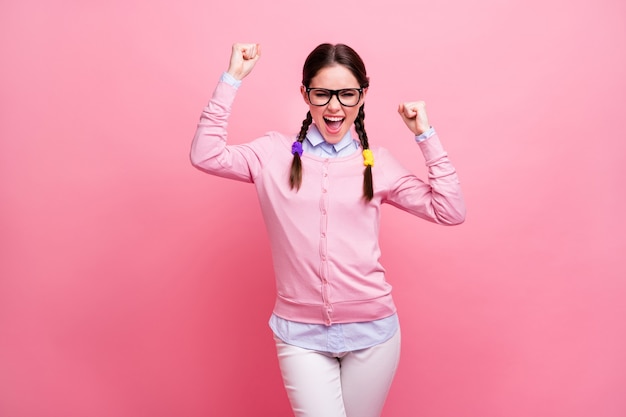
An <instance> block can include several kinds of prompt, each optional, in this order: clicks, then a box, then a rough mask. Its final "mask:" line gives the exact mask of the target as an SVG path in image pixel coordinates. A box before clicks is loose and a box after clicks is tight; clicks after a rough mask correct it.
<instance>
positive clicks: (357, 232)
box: [191, 83, 465, 325]
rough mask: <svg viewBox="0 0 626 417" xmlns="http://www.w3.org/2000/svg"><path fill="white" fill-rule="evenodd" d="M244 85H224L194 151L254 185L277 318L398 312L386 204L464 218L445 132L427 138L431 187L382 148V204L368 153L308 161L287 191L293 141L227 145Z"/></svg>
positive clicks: (218, 170) (200, 161)
mask: <svg viewBox="0 0 626 417" xmlns="http://www.w3.org/2000/svg"><path fill="white" fill-rule="evenodd" d="M235 94H236V89H235V88H233V87H232V86H230V85H228V84H226V83H219V84H218V85H217V87H216V89H215V92H214V93H213V97H212V99H211V101H210V102H209V104H208V106H207V107H206V108H205V109H204V111H203V113H202V116H201V118H200V122H199V124H198V129H197V131H196V134H195V137H194V140H193V143H192V147H191V161H192V164H193V165H194V166H195V167H197V168H198V169H200V170H202V171H205V172H207V173H210V174H213V175H218V176H221V177H225V178H231V179H236V180H240V181H245V182H251V183H254V185H255V186H256V191H257V194H258V198H259V202H260V205H261V210H262V213H263V217H264V220H265V224H266V227H267V231H268V236H269V240H270V244H271V249H272V258H273V264H274V271H275V279H276V288H277V296H276V304H275V307H274V313H275V314H276V315H277V316H279V317H282V318H285V319H287V320H292V321H297V322H303V323H315V324H326V325H331V324H333V323H353V322H364V321H372V320H377V319H381V318H384V317H388V316H390V315H392V314H394V313H395V311H396V309H395V305H394V303H393V299H392V297H391V286H390V285H389V284H388V283H387V281H386V280H385V270H384V268H383V266H382V265H381V264H380V262H379V258H380V255H381V253H380V248H379V244H378V229H379V220H380V207H381V204H383V203H388V204H392V205H394V206H396V207H398V208H400V209H402V210H405V211H407V212H409V213H412V214H414V215H416V216H418V217H421V218H423V219H426V220H429V221H432V222H436V223H440V224H445V225H454V224H459V223H462V222H463V221H464V219H465V204H464V202H463V197H462V194H461V189H460V186H459V181H458V178H457V175H456V171H455V169H454V167H453V166H452V164H451V163H450V161H449V160H448V157H447V154H446V152H445V151H444V149H443V148H442V146H441V143H440V142H439V139H438V137H437V135H436V134H435V135H434V136H432V137H430V138H429V139H427V140H425V141H423V142H420V143H419V147H420V149H421V150H422V152H423V154H424V157H425V160H426V165H427V167H428V170H429V179H430V181H429V183H424V182H423V181H421V180H420V179H418V178H417V177H415V175H413V174H411V172H410V171H408V170H407V169H405V168H404V167H402V166H401V165H400V164H399V163H398V161H397V160H396V159H394V158H393V156H392V155H391V154H390V153H389V152H388V151H387V150H386V149H384V148H373V149H372V151H373V153H374V166H373V169H372V173H373V180H374V198H373V200H372V201H371V202H369V203H365V202H364V201H363V200H362V190H363V169H364V166H363V157H362V155H361V153H360V152H357V153H355V154H353V155H351V156H348V157H340V158H334V159H326V158H320V157H316V156H312V155H308V154H306V153H305V154H304V155H303V157H302V172H303V174H302V177H303V178H302V186H301V188H300V190H299V191H297V192H296V191H295V190H291V189H290V188H289V181H288V179H289V170H290V166H291V162H292V160H293V155H292V154H291V144H292V143H293V141H294V137H295V136H294V135H290V136H287V135H283V134H280V133H277V132H269V133H267V134H265V135H264V136H262V137H260V138H258V139H255V140H253V141H252V142H249V143H247V144H243V145H230V146H227V145H226V137H227V132H226V128H227V120H228V116H229V115H230V111H231V105H232V103H233V100H234V98H235Z"/></svg>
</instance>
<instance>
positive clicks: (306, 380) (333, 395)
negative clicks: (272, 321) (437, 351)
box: [275, 330, 400, 417]
mask: <svg viewBox="0 0 626 417" xmlns="http://www.w3.org/2000/svg"><path fill="white" fill-rule="evenodd" d="M275 340H276V350H277V352H278V363H279V365H280V370H281V373H282V376H283V382H284V384H285V389H286V390H287V395H288V396H289V401H290V402H291V408H292V409H293V412H294V414H295V416H296V417H380V413H381V412H382V409H383V405H384V404H385V399H386V398H387V393H388V392H389V388H390V387H391V382H392V380H393V377H394V375H395V373H396V369H397V367H398V361H399V360H400V330H398V332H397V333H396V334H395V335H394V336H393V337H392V338H391V339H389V340H388V341H386V342H384V343H382V344H380V345H376V346H373V347H371V348H367V349H362V350H356V351H353V352H345V353H338V354H333V353H327V352H319V351H316V350H310V349H303V348H299V347H297V346H293V345H288V344H287V343H285V342H283V341H282V340H280V339H278V338H277V337H275Z"/></svg>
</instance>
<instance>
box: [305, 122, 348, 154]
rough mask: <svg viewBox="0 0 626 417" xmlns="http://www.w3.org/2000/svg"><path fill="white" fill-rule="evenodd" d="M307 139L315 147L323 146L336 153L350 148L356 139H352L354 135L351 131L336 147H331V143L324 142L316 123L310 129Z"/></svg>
mask: <svg viewBox="0 0 626 417" xmlns="http://www.w3.org/2000/svg"><path fill="white" fill-rule="evenodd" d="M306 139H307V140H308V141H309V143H310V144H311V145H312V146H313V147H316V146H318V145H322V146H323V147H325V148H327V149H330V148H333V149H334V151H335V152H339V151H341V150H342V149H344V148H346V147H348V146H350V145H351V144H352V143H353V142H354V139H352V133H351V132H350V130H348V131H347V132H346V134H345V135H344V137H343V138H341V140H340V141H339V142H337V143H335V144H334V145H331V144H330V143H328V142H326V141H325V140H324V137H323V136H322V134H321V133H320V131H319V129H318V128H317V126H316V125H315V123H312V124H311V127H310V128H309V131H308V132H307V134H306Z"/></svg>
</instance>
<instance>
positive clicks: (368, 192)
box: [354, 104, 374, 201]
mask: <svg viewBox="0 0 626 417" xmlns="http://www.w3.org/2000/svg"><path fill="white" fill-rule="evenodd" d="M364 107H365V104H363V105H362V106H361V107H360V108H359V114H358V116H357V117H356V120H355V121H354V127H355V128H356V133H357V134H358V135H359V140H360V141H361V146H362V147H363V150H365V149H369V148H370V145H369V141H368V140H367V133H365V122H364V120H365V110H364ZM363 198H364V199H365V201H371V200H372V198H374V181H373V180H372V166H371V165H367V166H366V167H365V171H363Z"/></svg>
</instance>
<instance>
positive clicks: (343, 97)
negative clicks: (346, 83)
mask: <svg viewBox="0 0 626 417" xmlns="http://www.w3.org/2000/svg"><path fill="white" fill-rule="evenodd" d="M337 95H338V97H339V102H340V103H341V104H343V105H344V106H356V105H357V104H358V102H359V98H360V94H359V90H357V89H356V88H346V89H344V90H339V94H337Z"/></svg>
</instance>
